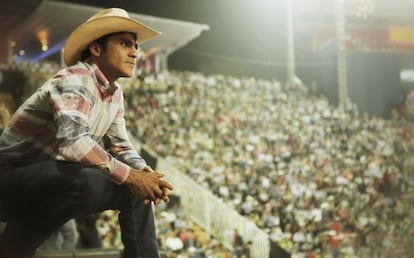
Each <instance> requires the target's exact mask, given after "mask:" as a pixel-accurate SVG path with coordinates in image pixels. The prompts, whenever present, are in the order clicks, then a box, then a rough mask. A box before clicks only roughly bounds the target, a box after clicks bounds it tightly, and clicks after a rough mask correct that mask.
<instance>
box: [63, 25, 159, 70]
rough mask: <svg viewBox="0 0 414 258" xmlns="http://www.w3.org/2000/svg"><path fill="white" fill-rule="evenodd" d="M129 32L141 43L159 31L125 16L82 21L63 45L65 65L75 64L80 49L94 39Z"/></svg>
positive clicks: (80, 52) (79, 54)
mask: <svg viewBox="0 0 414 258" xmlns="http://www.w3.org/2000/svg"><path fill="white" fill-rule="evenodd" d="M123 31H125V32H131V33H135V34H136V35H137V43H138V44H141V43H143V42H145V41H147V40H149V39H151V38H153V37H155V36H157V35H159V34H161V33H160V32H158V31H156V30H154V29H152V28H150V27H148V26H146V25H144V24H142V23H140V22H138V21H136V20H133V19H129V18H125V17H101V18H96V19H94V20H91V21H88V22H86V23H83V24H82V25H80V26H79V27H77V28H76V29H75V30H74V31H73V32H72V33H71V34H70V35H69V37H68V39H67V40H66V43H65V46H64V47H63V61H64V62H65V64H66V65H67V66H71V65H74V64H76V63H77V62H78V61H79V60H80V59H81V54H82V51H83V50H84V49H85V48H86V47H87V46H88V45H89V43H91V42H93V41H94V40H96V39H98V38H100V37H102V36H105V35H107V34H111V33H115V32H123Z"/></svg>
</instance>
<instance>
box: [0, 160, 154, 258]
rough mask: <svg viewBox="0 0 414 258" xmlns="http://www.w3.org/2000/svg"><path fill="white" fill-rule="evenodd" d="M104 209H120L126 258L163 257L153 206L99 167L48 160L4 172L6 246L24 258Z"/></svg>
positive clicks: (1, 212)
mask: <svg viewBox="0 0 414 258" xmlns="http://www.w3.org/2000/svg"><path fill="white" fill-rule="evenodd" d="M104 210H119V211H120V214H119V224H120V227H121V237H122V242H123V244H124V247H125V248H124V257H125V258H141V257H142V258H152V257H157V258H158V257H159V254H158V244H157V239H156V234H155V226H154V217H153V213H152V206H151V205H145V204H144V202H143V200H142V199H140V198H138V197H136V196H135V195H133V194H132V193H131V191H130V190H129V189H128V187H126V186H124V185H118V184H116V183H114V182H112V181H111V180H110V179H108V177H107V176H106V175H104V174H103V172H102V171H101V170H99V169H97V168H95V167H92V166H88V165H85V164H80V163H73V162H65V161H56V160H45V161H41V162H36V163H32V164H28V165H23V166H18V167H13V168H8V169H3V168H0V220H5V221H6V222H7V225H6V228H5V230H4V233H3V236H2V241H3V242H5V244H6V246H7V247H9V248H12V249H14V250H16V251H19V252H20V253H22V254H25V255H29V256H30V255H33V254H34V253H35V252H36V249H37V248H38V247H39V246H40V245H41V244H42V243H43V242H44V241H45V240H46V239H47V238H48V237H49V236H50V235H51V234H52V233H53V232H55V231H56V230H57V229H58V228H59V227H61V226H62V225H63V224H65V223H66V222H67V221H68V220H70V219H72V218H76V217H78V216H86V215H89V214H93V213H98V212H101V211H104Z"/></svg>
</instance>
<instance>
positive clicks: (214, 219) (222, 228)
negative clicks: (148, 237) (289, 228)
mask: <svg viewBox="0 0 414 258" xmlns="http://www.w3.org/2000/svg"><path fill="white" fill-rule="evenodd" d="M156 170H158V171H162V172H163V173H165V179H166V180H168V181H169V182H170V183H171V184H172V185H173V186H174V194H176V195H179V196H180V204H181V208H182V210H183V211H184V212H185V213H186V214H187V215H188V216H189V218H190V219H191V220H192V221H194V222H195V223H197V224H198V225H199V226H200V227H202V228H203V229H204V230H205V231H206V232H207V233H209V234H211V235H213V236H214V237H215V238H216V239H218V240H219V241H221V242H222V243H223V245H224V246H225V247H227V248H228V249H229V250H231V249H232V242H233V231H234V229H235V228H237V229H238V231H239V232H240V235H241V236H242V237H243V240H244V242H245V243H246V242H248V241H251V242H252V253H253V256H252V257H255V258H267V257H269V251H270V243H269V236H268V235H267V233H266V232H264V231H263V230H261V229H260V228H258V227H257V226H256V224H254V223H253V222H252V221H250V220H249V219H247V218H245V217H243V216H241V215H240V214H239V213H238V212H237V211H235V210H234V209H233V208H231V207H229V206H228V205H227V204H226V203H224V202H223V201H222V200H221V199H220V198H218V197H216V196H215V195H214V194H212V193H211V192H210V191H209V190H208V189H205V188H204V187H201V186H200V185H199V184H198V183H197V182H196V181H194V180H193V179H192V178H190V177H189V176H187V175H186V174H184V173H182V172H181V171H179V170H178V169H177V168H175V167H174V166H172V165H171V164H170V163H169V162H168V161H166V160H165V159H161V158H159V159H157V168H156Z"/></svg>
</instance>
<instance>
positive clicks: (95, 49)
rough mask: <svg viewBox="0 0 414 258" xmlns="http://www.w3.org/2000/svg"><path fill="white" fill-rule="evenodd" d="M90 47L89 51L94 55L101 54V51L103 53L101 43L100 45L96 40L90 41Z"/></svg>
mask: <svg viewBox="0 0 414 258" xmlns="http://www.w3.org/2000/svg"><path fill="white" fill-rule="evenodd" d="M88 48H89V52H91V54H92V55H93V56H100V55H101V53H102V47H101V45H99V44H98V43H96V42H92V43H90V44H89V46H88Z"/></svg>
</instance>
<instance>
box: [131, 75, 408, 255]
mask: <svg viewBox="0 0 414 258" xmlns="http://www.w3.org/2000/svg"><path fill="white" fill-rule="evenodd" d="M125 88H126V90H125V95H126V101H127V108H126V110H127V117H128V118H130V119H129V120H128V121H129V124H128V126H129V128H130V130H131V132H132V133H133V134H135V136H136V137H137V138H138V139H140V140H141V141H142V142H143V143H145V144H146V145H147V146H150V147H151V148H152V149H153V150H155V151H156V152H157V153H158V154H160V155H161V156H162V157H164V158H166V159H168V160H170V161H171V162H172V163H173V164H174V165H175V166H177V167H178V168H179V169H180V170H182V171H184V172H186V173H187V174H188V175H190V176H191V177H193V178H194V179H195V180H196V181H197V182H198V183H199V184H201V185H204V186H205V187H206V188H208V189H211V190H212V191H213V192H214V194H216V195H217V196H219V197H220V198H222V199H223V200H224V201H225V202H226V203H228V204H229V205H230V206H232V207H233V208H234V209H236V210H238V211H239V212H240V213H241V214H243V215H244V216H247V217H249V218H251V219H252V220H253V221H255V222H256V224H257V225H259V226H260V227H262V228H263V229H265V230H266V231H267V232H268V233H269V235H270V238H271V239H272V241H275V242H277V243H278V244H280V245H281V246H282V247H283V248H284V249H286V250H288V251H289V252H290V253H292V254H297V255H298V256H300V255H311V256H314V257H317V256H324V257H325V256H327V255H331V257H340V256H341V257H342V256H348V257H376V256H375V255H385V256H384V257H386V255H387V254H388V255H389V254H391V253H395V252H397V251H400V252H402V253H404V248H407V249H406V250H408V247H409V243H410V241H412V240H413V232H412V230H413V228H412V227H413V221H414V219H413V217H412V212H411V213H410V211H411V210H410V209H411V206H410V205H411V203H412V202H411V201H408V200H409V199H410V196H412V194H413V193H412V192H410V187H411V186H412V182H413V180H412V179H413V178H412V168H413V164H414V163H413V161H414V159H413V157H412V155H410V153H411V151H412V150H413V147H414V144H413V142H412V140H413V137H412V132H413V130H412V129H413V123H412V122H410V121H409V120H407V119H404V118H402V117H393V118H392V119H388V120H386V119H383V118H380V117H374V116H370V115H367V114H359V113H358V111H357V108H355V107H354V108H353V109H351V110H345V111H341V110H339V109H337V108H335V107H333V106H332V105H330V104H329V102H328V100H327V99H326V98H324V97H323V96H320V95H317V94H316V92H313V91H311V90H310V88H309V87H306V86H304V85H300V84H297V85H290V86H289V85H282V84H281V83H280V82H278V81H265V80H260V79H255V78H234V77H231V76H222V75H211V76H205V75H203V74H199V73H186V72H175V73H174V72H171V73H169V74H160V75H158V76H157V77H153V78H146V79H145V80H144V81H142V82H139V83H137V82H132V83H126V85H125ZM412 199H413V198H411V200H412ZM410 230H411V231H410ZM407 236H408V238H409V240H407ZM378 257H379V256H378ZM399 257H403V256H399Z"/></svg>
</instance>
